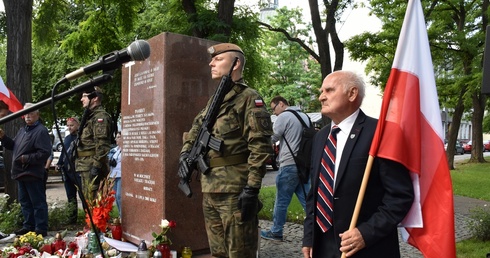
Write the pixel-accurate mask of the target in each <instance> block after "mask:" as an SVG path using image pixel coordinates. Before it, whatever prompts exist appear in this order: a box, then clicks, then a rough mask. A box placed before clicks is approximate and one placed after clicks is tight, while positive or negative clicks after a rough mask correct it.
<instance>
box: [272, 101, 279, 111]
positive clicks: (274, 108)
mask: <svg viewBox="0 0 490 258" xmlns="http://www.w3.org/2000/svg"><path fill="white" fill-rule="evenodd" d="M277 105H279V103H277V104H276V105H275V106H274V107H273V108H272V109H271V110H272V112H274V110H276V107H277Z"/></svg>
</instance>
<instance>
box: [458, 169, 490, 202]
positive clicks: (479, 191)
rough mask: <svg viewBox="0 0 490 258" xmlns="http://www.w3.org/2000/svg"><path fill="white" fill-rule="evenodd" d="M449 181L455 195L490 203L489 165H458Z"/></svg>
mask: <svg viewBox="0 0 490 258" xmlns="http://www.w3.org/2000/svg"><path fill="white" fill-rule="evenodd" d="M451 179H452V181H453V192H454V194H455V195H460V196H466V197H470V198H475V199H480V200H485V201H490V191H488V186H489V185H490V163H459V164H458V165H457V167H456V169H455V170H451Z"/></svg>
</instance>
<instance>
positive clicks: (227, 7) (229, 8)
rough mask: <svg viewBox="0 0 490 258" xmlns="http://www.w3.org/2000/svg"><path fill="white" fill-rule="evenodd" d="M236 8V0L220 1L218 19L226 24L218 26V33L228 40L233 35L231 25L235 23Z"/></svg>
mask: <svg viewBox="0 0 490 258" xmlns="http://www.w3.org/2000/svg"><path fill="white" fill-rule="evenodd" d="M234 9H235V0H219V3H218V20H219V21H221V22H222V23H224V24H226V26H222V27H218V28H217V29H216V33H217V34H222V35H223V36H224V37H225V38H227V39H228V40H229V39H230V36H231V26H232V23H233V11H234Z"/></svg>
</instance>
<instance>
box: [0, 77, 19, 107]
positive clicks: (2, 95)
mask: <svg viewBox="0 0 490 258" xmlns="http://www.w3.org/2000/svg"><path fill="white" fill-rule="evenodd" d="M0 100H1V101H3V102H5V104H7V105H8V106H9V110H10V111H11V112H17V111H19V110H21V109H23V107H22V104H20V102H19V100H18V99H17V98H16V97H15V95H14V94H13V93H12V92H11V91H10V90H9V89H8V88H7V86H5V83H3V79H2V77H1V76H0Z"/></svg>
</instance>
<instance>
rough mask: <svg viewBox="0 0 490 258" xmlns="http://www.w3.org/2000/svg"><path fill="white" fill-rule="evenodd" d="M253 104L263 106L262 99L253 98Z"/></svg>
mask: <svg viewBox="0 0 490 258" xmlns="http://www.w3.org/2000/svg"><path fill="white" fill-rule="evenodd" d="M255 106H256V107H263V106H264V101H263V100H261V99H256V100H255Z"/></svg>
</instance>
